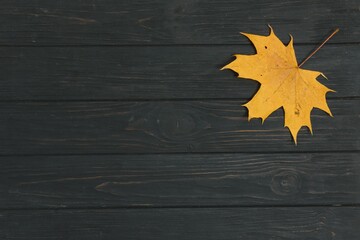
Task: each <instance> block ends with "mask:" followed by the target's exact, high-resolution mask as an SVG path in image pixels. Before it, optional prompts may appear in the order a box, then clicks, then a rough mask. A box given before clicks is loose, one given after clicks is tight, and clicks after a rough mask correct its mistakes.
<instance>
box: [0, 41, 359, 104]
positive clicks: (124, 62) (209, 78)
mask: <svg viewBox="0 0 360 240" xmlns="http://www.w3.org/2000/svg"><path fill="white" fill-rule="evenodd" d="M313 48H314V45H312V46H296V51H297V56H298V61H299V62H300V61H301V59H303V58H305V57H306V56H307V55H308V54H309V53H310V52H311V50H312V49H313ZM254 52H255V51H254V50H253V47H252V45H251V44H250V43H249V44H248V45H246V46H212V47H211V46H201V47H199V46H197V47H194V46H176V47H169V46H165V47H164V46H157V47H154V46H153V47H105V48H104V47H96V48H89V47H76V48H67V47H61V48H34V47H25V48H23V47H21V48H20V47H16V48H13V47H2V48H0V56H1V57H0V71H1V73H2V75H1V81H0V91H1V94H0V100H67V101H68V100H89V99H91V100H105V99H106V100H121V99H128V100H129V99H136V100H139V99H159V98H162V99H184V98H192V99H193V98H199V99H200V98H201V99H203V98H247V99H248V98H250V97H251V96H252V95H253V94H254V93H255V92H256V91H257V88H258V84H257V83H256V82H254V81H248V80H243V79H238V78H236V76H235V74H234V73H233V72H232V71H230V70H226V71H220V70H219V69H220V68H221V67H222V66H224V65H225V64H226V63H228V62H230V61H231V59H232V57H231V56H232V55H233V54H234V53H244V54H253V53H254ZM359 57H360V51H359V45H327V46H325V47H324V48H323V49H322V50H321V51H320V52H318V53H317V54H316V55H315V56H314V57H313V58H312V59H311V60H310V61H308V62H307V63H306V64H305V65H304V68H305V69H312V70H317V71H321V72H323V73H324V74H325V75H326V76H327V77H328V79H329V80H328V81H327V80H325V79H324V78H321V77H319V81H321V82H322V83H323V84H325V85H326V86H328V87H330V88H331V89H334V90H336V91H337V92H336V94H333V93H331V94H328V97H329V98H339V97H358V96H360V87H359V83H360V78H359V75H358V74H354V73H355V72H357V70H358V59H359Z"/></svg>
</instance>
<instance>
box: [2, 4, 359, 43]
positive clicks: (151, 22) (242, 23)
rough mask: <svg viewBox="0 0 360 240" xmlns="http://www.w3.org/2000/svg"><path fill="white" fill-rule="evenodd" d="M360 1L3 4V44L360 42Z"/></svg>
mask: <svg viewBox="0 0 360 240" xmlns="http://www.w3.org/2000/svg"><path fill="white" fill-rule="evenodd" d="M358 13H359V12H358V1H356V0H349V1H337V0H331V1H322V0H312V1H286V2H284V1H280V0H275V1H274V0H264V1H261V2H258V1H256V2H254V1H246V0H241V1H236V2H234V1H232V0H225V1H221V2H219V1H216V0H202V1H198V0H187V1H180V0H171V1H169V0H155V1H147V0H136V1H117V0H108V1H102V0H92V1H84V0H63V1H61V2H58V1H47V0H3V1H2V2H1V9H0V22H1V23H2V24H1V26H0V44H4V45H54V44H57V45H74V44H80V45H82V44H96V45H106V44H107V45H108V44H111V45H118V44H119V45H121V44H147V45H149V44H224V43H226V44H238V43H245V42H246V41H244V39H243V38H241V37H239V32H240V31H243V32H253V33H258V34H266V33H267V32H268V29H267V24H272V25H273V27H274V28H275V30H276V31H277V33H278V34H279V35H280V37H282V38H284V39H287V37H288V33H292V34H293V35H294V37H295V39H296V42H299V43H304V42H305V43H308V42H313V43H318V42H320V41H321V40H322V39H323V38H324V36H325V35H326V34H327V33H329V31H331V29H333V28H334V27H340V29H341V32H340V33H339V34H338V36H336V38H334V39H333V40H332V42H338V43H339V42H341V43H344V42H358V40H359V36H360V35H359V25H360V23H359V17H358Z"/></svg>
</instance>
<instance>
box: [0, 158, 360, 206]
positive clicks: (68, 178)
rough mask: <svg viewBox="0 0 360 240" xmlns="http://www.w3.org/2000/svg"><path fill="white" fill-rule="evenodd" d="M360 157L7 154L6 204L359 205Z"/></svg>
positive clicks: (3, 173) (2, 168)
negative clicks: (15, 155)
mask: <svg viewBox="0 0 360 240" xmlns="http://www.w3.org/2000/svg"><path fill="white" fill-rule="evenodd" d="M358 159H359V154H358V153H323V154H310V153H309V154H305V153H301V154H299V153H297V154H187V155H183V154H170V155H167V154H161V155H118V156H33V157H24V156H22V157H0V183H1V185H0V196H1V197H0V206H1V208H2V209H19V208H76V207H78V208H87V207H89V208H99V207H107V208H109V207H137V206H140V207H141V206H149V207H154V206H155V207H163V206H167V207H171V206H235V205H236V206H250V205H257V206H260V205H274V206H275V205H315V204H316V205H321V204H325V205H326V204H327V205H329V204H337V205H342V204H359V203H360V167H359V164H358Z"/></svg>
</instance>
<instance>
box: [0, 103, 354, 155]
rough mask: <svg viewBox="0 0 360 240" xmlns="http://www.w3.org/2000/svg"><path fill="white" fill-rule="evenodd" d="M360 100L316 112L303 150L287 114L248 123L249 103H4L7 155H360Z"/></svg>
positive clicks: (0, 150) (2, 145)
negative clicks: (358, 152) (289, 126)
mask: <svg viewBox="0 0 360 240" xmlns="http://www.w3.org/2000/svg"><path fill="white" fill-rule="evenodd" d="M359 101H360V100H356V99H352V100H349V99H347V100H339V99H337V100H330V101H329V106H330V109H331V110H332V112H333V114H334V116H335V117H334V118H331V117H329V116H328V115H327V114H326V113H324V112H322V111H320V110H317V109H315V110H313V112H312V124H313V130H314V135H313V136H311V134H310V133H309V131H308V130H307V129H306V128H303V129H302V130H301V132H300V134H299V136H298V143H299V144H298V146H295V144H294V143H293V142H292V140H291V136H290V133H289V131H288V129H287V128H284V127H283V126H284V123H283V111H282V110H280V109H279V110H278V111H276V112H275V113H273V115H272V116H270V118H268V119H267V120H266V121H265V123H264V124H263V125H262V124H261V122H260V120H258V119H255V120H252V121H251V122H248V120H247V112H246V109H245V108H244V107H243V106H241V104H243V103H244V102H241V101H225V100H221V101H220V100H217V101H215V100H214V101H179V102H176V101H175V102H174V101H171V102H163V101H160V102H157V101H155V102H147V101H146V102H52V103H51V102H50V103H49V102H40V103H39V102H35V103H27V102H20V103H1V104H0V111H1V113H2V114H1V115H0V136H1V142H0V154H1V155H17V154H100V153H107V154H109V153H170V152H172V153H174V152H179V153H180V152H182V153H185V152H279V151H281V152H284V151H285V152H303V151H323V152H328V151H356V150H359V114H358V112H359V108H358V106H359Z"/></svg>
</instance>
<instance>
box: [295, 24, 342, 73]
mask: <svg viewBox="0 0 360 240" xmlns="http://www.w3.org/2000/svg"><path fill="white" fill-rule="evenodd" d="M338 31H339V28H336V29H335V31H334V32H333V33H331V34H330V35H329V36H328V37H327V38H326V39H325V40H324V41H323V42H322V43H321V44H320V46H318V47H317V48H316V49H315V50H314V51H313V52H312V53H311V54H310V55H309V56H308V57H307V58H305V59H304V60H303V61H302V62H301V63H300V64H299V67H301V66H302V65H303V64H304V63H305V62H306V61H307V60H309V59H310V58H311V57H312V56H313V55H314V54H315V53H316V52H317V51H319V50H320V48H322V46H324V44H325V43H326V42H327V41H329V40H330V38H332V37H333V36H334V35H335V34H336V33H337V32H338Z"/></svg>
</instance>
